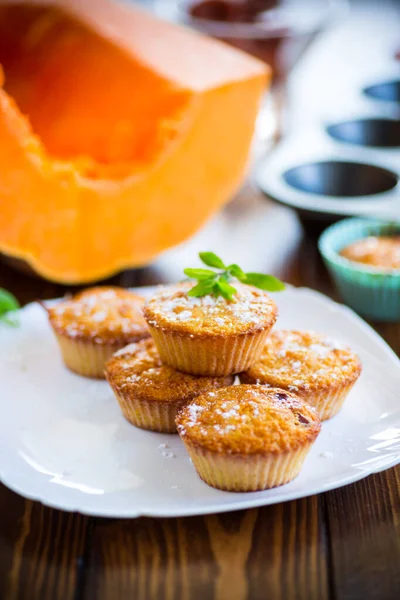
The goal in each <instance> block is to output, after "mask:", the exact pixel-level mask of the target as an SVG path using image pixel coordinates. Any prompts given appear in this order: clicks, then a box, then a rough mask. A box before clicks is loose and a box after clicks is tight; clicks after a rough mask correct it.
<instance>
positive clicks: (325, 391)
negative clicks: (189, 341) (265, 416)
mask: <svg viewBox="0 0 400 600" xmlns="http://www.w3.org/2000/svg"><path fill="white" fill-rule="evenodd" d="M360 373H361V362H360V359H359V358H358V356H357V355H356V354H354V352H352V351H351V350H350V348H348V347H347V346H344V345H342V344H339V343H338V342H336V341H335V340H333V339H331V338H329V337H327V336H325V335H321V334H318V333H310V332H306V331H274V332H272V334H271V335H270V337H269V338H268V340H267V343H266V345H265V348H264V350H263V353H262V356H261V358H260V360H259V361H258V362H257V363H256V364H254V365H253V366H252V367H250V369H249V370H248V371H246V372H245V373H241V374H240V381H241V382H242V383H259V384H262V385H269V386H271V387H280V388H282V389H285V390H287V391H289V392H295V393H296V394H297V395H298V396H300V397H301V398H302V399H303V400H305V402H307V403H308V404H311V406H314V408H316V410H317V411H318V413H319V415H320V417H321V419H322V420H325V419H330V418H331V417H333V416H334V415H336V413H337V412H338V411H339V410H340V408H341V406H342V405H343V402H344V400H345V398H346V396H347V394H348V393H349V391H350V390H351V388H352V387H353V385H354V384H355V382H356V381H357V379H358V377H359V375H360Z"/></svg>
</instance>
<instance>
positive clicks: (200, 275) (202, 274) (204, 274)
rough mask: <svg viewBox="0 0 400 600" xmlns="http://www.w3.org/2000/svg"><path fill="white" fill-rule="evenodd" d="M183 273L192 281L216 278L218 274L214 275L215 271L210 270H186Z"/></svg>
mask: <svg viewBox="0 0 400 600" xmlns="http://www.w3.org/2000/svg"><path fill="white" fill-rule="evenodd" d="M183 272H184V273H185V275H187V276H188V277H190V278H191V279H199V280H203V279H208V278H209V277H215V276H216V273H214V271H211V270H210V269H184V271H183Z"/></svg>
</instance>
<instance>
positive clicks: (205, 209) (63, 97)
mask: <svg viewBox="0 0 400 600" xmlns="http://www.w3.org/2000/svg"><path fill="white" fill-rule="evenodd" d="M81 4H82V3H81V2H79V0H76V1H74V0H73V1H72V2H66V0H64V2H61V1H59V2H57V1H55V2H52V3H50V4H49V5H46V6H42V5H40V3H35V2H33V3H31V4H29V5H27V4H20V3H16V4H14V3H12V4H7V5H2V6H1V7H0V64H1V65H2V67H3V70H4V74H5V80H4V87H3V89H1V88H0V136H1V139H2V140H4V141H2V144H1V147H0V169H1V171H0V173H1V175H0V209H1V210H0V249H1V250H2V251H3V252H5V253H8V254H10V255H11V256H16V257H20V258H23V259H25V260H27V261H28V262H29V263H30V264H31V265H32V266H33V267H34V268H35V269H36V270H37V271H38V272H39V273H41V274H43V275H44V276H46V277H48V278H50V279H54V280H56V281H61V282H66V283H82V282H88V281H94V280H96V279H99V278H101V277H105V276H107V275H109V274H111V273H113V272H115V271H117V270H119V269H121V268H124V267H127V266H137V265H142V264H145V263H147V262H149V261H150V260H151V259H152V258H154V257H155V256H156V255H157V254H158V253H160V252H161V251H163V250H165V249H166V248H168V247H170V246H171V245H175V244H177V243H179V242H181V241H183V240H184V239H186V238H187V237H189V236H190V235H191V234H192V233H194V231H195V230H196V229H198V227H199V226H200V225H201V224H202V223H203V222H204V221H205V219H206V218H208V217H209V216H210V215H211V214H212V213H213V212H214V211H215V210H216V209H218V208H219V206H221V204H222V203H223V202H225V201H226V200H227V199H228V198H229V196H230V195H231V194H232V192H233V190H234V189H235V187H236V186H237V185H238V183H239V182H240V179H241V177H242V175H243V170H244V167H245V164H246V157H247V152H248V147H249V144H250V140H251V135H252V131H253V125H254V120H255V116H256V111H257V103H258V100H259V97H260V94H261V93H262V90H263V87H264V85H265V68H264V66H262V65H261V63H258V61H254V60H253V59H250V58H247V57H245V58H243V56H244V55H241V54H240V55H239V58H238V59H237V60H236V62H235V60H233V63H232V64H234V65H236V66H237V74H236V73H235V72H234V70H233V67H231V66H230V63H229V61H228V60H227V58H226V56H229V59H230V60H231V52H235V51H234V50H231V49H226V48H225V47H223V50H221V48H220V45H219V44H217V43H216V42H214V41H209V40H205V39H204V38H202V37H201V36H197V35H196V34H194V33H191V32H186V31H184V32H183V33H182V31H181V30H180V29H179V28H177V27H176V26H173V25H171V24H167V23H163V22H160V21H158V20H157V19H155V18H154V17H152V16H150V15H147V14H145V13H143V12H141V11H139V10H137V9H131V8H129V10H128V9H127V8H126V7H122V6H118V5H115V4H113V3H112V2H109V1H108V0H100V1H99V2H97V1H96V2H95V1H94V0H87V2H85V3H84V4H85V7H84V8H82V7H81ZM63 5H65V8H66V9H67V8H68V11H69V10H70V9H73V8H74V7H75V13H72V12H71V13H69V12H67V10H64V6H63ZM82 11H84V13H82ZM85 11H86V12H85ZM102 11H103V12H102ZM93 19H94V20H93ZM129 19H130V22H129ZM138 24H139V25H140V31H139V30H135V28H134V27H133V25H135V26H136V27H138V26H139V25H138ZM110 25H111V30H112V32H113V33H112V35H111V36H110V35H108V33H107V31H106V30H107V27H110ZM113 25H114V27H112V26H113ZM129 25H130V28H128V29H127V32H126V33H124V31H125V30H124V27H125V28H126V27H128V26H129ZM146 28H147V29H148V30H149V31H148V35H144V34H145V33H146ZM135 31H136V34H137V35H134V33H135ZM143 31H144V33H143V39H141V35H142V32H143ZM121 32H122V33H121ZM151 32H153V34H154V33H157V39H161V41H162V42H163V43H164V44H166V48H167V47H168V48H169V47H170V46H169V45H168V44H169V41H170V39H172V40H176V38H178V39H177V40H176V41H175V43H176V44H178V46H180V47H181V48H182V50H183V51H184V44H187V45H188V46H190V47H191V48H193V49H194V50H196V55H197V54H198V52H200V53H201V54H202V55H203V57H204V56H205V55H206V53H208V52H212V56H213V59H214V62H215V63H216V69H215V72H214V74H213V75H209V74H207V73H206V70H205V68H204V67H203V71H204V72H203V71H201V70H199V66H198V65H197V67H196V68H197V77H196V78H195V77H194V74H193V73H192V71H191V69H190V65H189V66H188V65H187V64H186V65H183V66H182V68H181V69H179V64H177V65H173V64H172V60H176V56H178V54H179V48H178V49H175V50H174V51H175V53H176V56H175V57H168V56H163V53H162V52H161V53H160V52H159V53H158V54H159V55H157V53H156V54H154V45H155V42H154V40H153V41H152V40H151V35H150V33H151ZM129 33H130V34H131V37H132V40H133V41H132V40H131V39H130V37H129V35H128V34H129ZM182 36H183V37H182ZM144 44H146V45H147V52H146V48H144V47H143V45H144ZM210 44H211V45H212V47H211V50H210V48H209V45H210ZM219 53H221V54H220V60H219V61H218V58H219ZM166 54H168V52H166ZM143 55H145V57H146V58H145V59H144V58H143ZM207 58H208V57H207ZM200 60H201V57H200ZM157 61H158V62H159V63H160V64H158V63H157ZM196 61H197V62H199V58H198V57H197V58H196ZM200 66H201V65H200ZM193 68H194V67H193ZM175 71H177V72H178V75H175ZM215 73H216V74H215ZM213 78H214V79H213Z"/></svg>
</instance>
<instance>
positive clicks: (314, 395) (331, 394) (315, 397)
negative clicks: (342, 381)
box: [295, 380, 356, 421]
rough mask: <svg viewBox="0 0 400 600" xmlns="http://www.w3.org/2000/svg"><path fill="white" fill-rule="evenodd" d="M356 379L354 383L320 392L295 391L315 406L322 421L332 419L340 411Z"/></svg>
mask: <svg viewBox="0 0 400 600" xmlns="http://www.w3.org/2000/svg"><path fill="white" fill-rule="evenodd" d="M355 382H356V380H354V381H353V382H352V383H350V384H347V385H343V386H340V387H336V388H334V389H332V390H324V391H320V392H311V393H307V392H301V393H298V392H295V393H296V394H298V395H299V396H300V398H302V400H304V402H306V403H307V404H309V405H310V406H313V407H314V408H315V410H316V411H317V413H318V414H319V416H320V419H321V421H327V420H328V419H331V418H332V417H334V416H335V415H337V413H338V412H339V411H340V409H341V408H342V406H343V403H344V401H345V400H346V397H347V395H348V394H349V392H350V390H351V388H352V387H353V385H354V384H355Z"/></svg>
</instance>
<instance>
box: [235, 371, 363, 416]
mask: <svg viewBox="0 0 400 600" xmlns="http://www.w3.org/2000/svg"><path fill="white" fill-rule="evenodd" d="M358 376H359V374H357V376H355V377H354V380H353V381H352V382H351V383H346V384H345V385H336V386H333V385H332V386H331V387H330V388H329V389H327V388H325V389H321V390H298V391H297V390H294V389H293V387H292V386H290V387H288V386H286V385H282V384H279V385H278V384H277V383H276V382H274V381H271V382H268V381H265V382H260V381H258V380H255V379H253V378H252V377H250V376H249V375H248V374H247V373H240V375H239V379H240V383H250V384H258V385H267V386H268V387H276V388H280V389H283V390H287V391H288V392H293V393H294V394H296V395H297V396H299V398H301V399H302V400H303V401H304V402H306V403H307V404H309V405H310V406H313V407H314V408H315V410H316V411H317V413H318V414H319V417H320V419H321V421H326V420H327V419H331V418H332V417H334V416H335V415H336V414H337V413H338V412H339V411H340V409H341V408H342V406H343V403H344V401H345V399H346V397H347V395H348V394H349V392H350V390H351V389H352V387H353V386H354V384H355V382H356V381H357V379H358Z"/></svg>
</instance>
